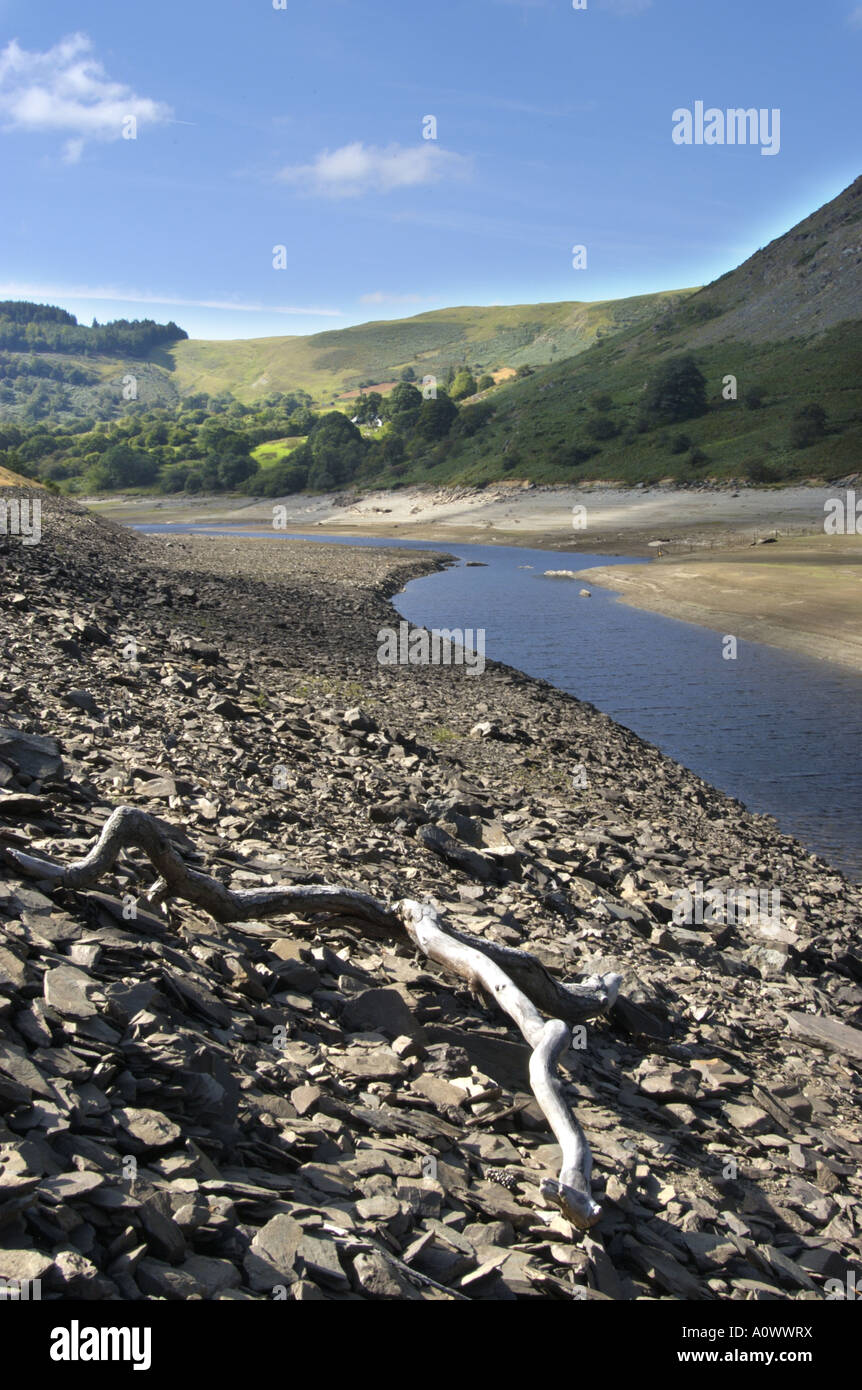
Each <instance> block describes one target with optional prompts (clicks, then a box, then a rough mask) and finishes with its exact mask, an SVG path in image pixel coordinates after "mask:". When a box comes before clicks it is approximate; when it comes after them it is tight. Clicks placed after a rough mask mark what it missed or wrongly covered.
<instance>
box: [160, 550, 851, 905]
mask: <svg viewBox="0 0 862 1390" xmlns="http://www.w3.org/2000/svg"><path fill="white" fill-rule="evenodd" d="M136 529H139V530H145V531H149V532H153V533H155V532H161V533H173V534H181V533H183V532H196V533H199V534H207V535H217V534H218V535H231V536H237V535H238V534H239V533H238V532H237V530H236V528H234V527H215V526H183V525H181V526H169V525H147V526H140V527H137V528H136ZM241 534H243V535H250V534H254V535H258V534H259V535H261V536H270V537H271V536H272V530H271V529H270V530H264V529H261V531H260V532H250V531H243V532H242V533H241ZM285 539H298V540H315V541H326V542H328V543H330V544H331V543H333V542H337V543H339V544H344V545H363V546H367V545H373V546H387V547H392V546H397V547H398V548H399V549H402V548H403V549H411V550H416V549H419V550H438V551H445V553H446V554H448V555H452V556H454V557H455V564H454V565H453V566H452V567H451V568H450V569H447V570H444V571H443V572H441V573H437V574H431V575H428V576H425V577H423V578H421V579H416V580H413V581H412V582H411V583H409V584H408V585H407V587H406V589H405V590H404V591H403V592H402V593H400V594H398V595H396V597H395V598H394V599H393V603H394V605H395V607H396V608H397V609H398V612H399V613H400V614H401V615H402V617H404V618H407V619H408V620H409V621H410V622H412V623H416V624H419V625H421V626H424V627H427V628H450V629H451V628H462V629H463V628H472V629H476V628H484V629H485V634H486V635H485V652H486V656H487V657H488V658H491V659H493V660H495V661H502V662H505V663H507V664H508V665H510V666H515V667H517V668H518V669H519V670H521V671H525V672H526V673H527V674H528V675H531V676H541V677H543V678H544V679H545V680H547V681H550V682H551V683H552V684H553V685H555V686H557V687H558V688H559V689H560V690H565V691H567V692H568V693H569V694H572V695H576V696H577V697H578V698H579V699H581V700H587V701H589V702H590V703H591V704H593V705H595V706H596V707H597V708H598V709H600V710H602V711H604V713H606V714H609V715H610V716H611V717H612V718H613V719H615V720H617V721H618V723H620V724H623V725H625V726H627V727H628V728H629V729H632V730H634V732H635V733H637V734H639V735H640V737H641V738H644V739H647V740H648V741H649V742H650V743H653V744H655V745H656V746H657V747H659V748H660V749H661V750H662V752H664V753H666V754H668V756H670V757H672V758H674V759H676V761H677V762H680V763H683V764H684V765H685V766H686V767H688V768H690V769H691V770H692V771H693V772H696V773H697V774H698V775H699V776H700V777H702V778H704V780H705V781H707V782H710V783H711V784H712V785H713V786H715V787H719V788H721V789H722V790H723V791H725V792H728V793H729V794H730V795H731V796H735V797H737V798H738V799H739V800H740V801H743V802H744V803H745V804H746V806H748V808H749V809H750V810H752V811H760V812H768V813H769V814H770V815H772V816H774V817H775V819H776V821H777V822H778V824H779V825H780V827H781V829H782V830H783V831H784V832H785V833H786V834H789V835H795V836H796V837H797V838H798V839H799V840H801V841H802V843H803V844H805V845H806V846H807V847H808V848H809V849H810V850H813V851H815V852H816V853H818V854H821V855H823V856H824V858H826V859H828V860H829V861H830V862H831V863H832V864H834V865H835V866H836V867H837V868H839V869H842V870H843V871H844V873H845V874H847V876H848V877H849V878H852V879H853V880H855V881H856V882H860V881H862V756H860V751H859V750H860V749H862V676H860V675H857V674H855V673H854V672H852V671H843V670H842V669H840V668H839V667H835V666H830V665H828V664H827V663H826V662H819V661H812V660H808V659H805V658H803V657H800V656H796V655H794V654H791V653H788V652H782V651H779V650H777V649H776V648H773V647H766V646H763V645H760V644H757V643H751V642H743V641H739V643H738V647H737V656H736V659H735V660H725V659H724V658H723V655H722V650H723V643H722V635H721V634H720V633H718V632H713V631H711V630H709V629H707V628H702V627H697V626H695V625H693V624H691V623H683V622H679V621H677V620H676V619H673V618H664V617H661V616H660V615H659V614H656V613H648V612H644V611H641V610H638V609H636V608H630V607H627V606H626V605H624V604H622V603H619V602H618V601H617V599H616V596H615V595H614V594H613V592H612V591H610V590H607V589H602V588H598V587H596V586H594V585H591V584H589V583H588V582H587V584H586V587H588V588H589V589H590V591H591V594H592V597H591V598H582V597H581V596H580V589H581V588H582V587H585V586H584V584H583V582H582V581H579V580H566V579H546V578H544V577H543V571H545V570H548V569H552V570H553V569H574V570H580V569H586V568H588V567H591V566H594V565H613V564H632V563H635V562H633V561H632V560H630V559H627V558H625V557H608V556H606V555H588V554H585V553H578V554H573V553H571V552H555V551H548V550H527V549H524V548H522V547H520V546H481V545H449V544H448V543H447V542H444V541H442V542H439V543H437V544H436V545H435V544H434V543H432V542H430V541H400V540H399V541H393V540H388V539H387V540H380V539H378V538H373V539H365V540H359V539H356V538H354V537H345V536H324V535H314V536H307V535H306V536H296V537H292V536H285ZM468 561H473V562H477V561H478V562H481V567H472V566H468V563H467V562H468ZM644 563H646V562H644ZM530 566H532V568H529V567H530ZM476 688H477V697H476V698H477V700H480V699H481V698H482V696H481V694H480V693H479V692H480V688H481V679H480V678H478V677H477V678H476ZM575 752H576V750H573V756H574V754H575ZM575 761H576V759H575Z"/></svg>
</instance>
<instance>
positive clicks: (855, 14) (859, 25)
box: [847, 5, 862, 29]
mask: <svg viewBox="0 0 862 1390" xmlns="http://www.w3.org/2000/svg"><path fill="white" fill-rule="evenodd" d="M847 23H848V24H849V25H850V28H851V29H862V5H857V6H856V8H855V10H852V11H851V13H850V14H849V15H848V16H847Z"/></svg>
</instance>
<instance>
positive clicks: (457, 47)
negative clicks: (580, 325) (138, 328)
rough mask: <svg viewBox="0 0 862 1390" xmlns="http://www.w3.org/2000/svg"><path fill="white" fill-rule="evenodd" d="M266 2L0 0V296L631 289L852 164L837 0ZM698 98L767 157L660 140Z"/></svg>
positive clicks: (215, 298) (193, 306) (288, 316)
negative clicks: (580, 257) (762, 126)
mask: <svg viewBox="0 0 862 1390" xmlns="http://www.w3.org/2000/svg"><path fill="white" fill-rule="evenodd" d="M280 2H281V0H276V3H280ZM579 2H580V0H579ZM284 4H285V8H283V9H276V8H274V4H273V0H146V4H140V3H131V0H72V2H71V3H69V0H57V2H56V3H55V0H42V2H41V3H39V4H34V3H33V0H0V188H2V197H3V215H2V218H0V295H2V296H3V297H6V298H34V299H37V300H40V301H47V302H51V303H59V304H61V305H63V307H65V308H68V309H70V310H71V311H72V312H73V313H76V314H77V315H78V316H79V318H80V319H81V321H82V322H90V320H91V319H92V318H93V317H94V316H96V317H98V319H99V320H100V321H102V322H104V321H106V320H108V319H110V318H115V317H129V318H144V317H151V318H156V319H162V320H163V319H167V318H174V319H176V321H177V322H178V323H180V324H181V325H182V326H183V327H184V328H186V329H187V330H188V331H189V333H190V334H191V335H192V336H193V337H205V338H234V337H263V336H270V335H274V334H282V333H312V332H318V331H321V330H323V329H327V328H337V327H343V326H346V325H348V324H351V323H360V322H364V321H366V320H368V319H379V318H400V317H404V316H406V315H409V314H414V313H420V312H422V311H423V310H426V309H435V308H442V307H445V306H446V305H451V304H493V303H513V304H514V303H529V302H537V301H542V300H561V299H579V300H594V299H603V298H609V297H617V296H621V295H628V294H640V293H645V292H647V291H650V290H656V289H670V288H674V287H677V286H683V285H694V284H701V283H705V282H707V281H709V280H710V279H713V278H715V276H716V275H719V274H721V273H723V272H724V271H725V270H727V269H729V268H730V267H732V266H734V265H736V264H738V263H739V262H740V261H741V260H743V259H744V258H745V257H746V256H748V255H750V254H751V253H752V252H753V251H755V250H756V249H757V248H758V247H759V246H762V245H764V244H765V243H766V242H767V241H769V240H771V239H772V238H773V237H774V236H777V235H779V234H780V233H781V232H782V231H785V230H786V229H787V228H788V227H789V226H791V225H792V224H793V223H794V222H796V221H798V220H799V219H800V218H802V217H804V216H805V215H807V214H808V213H809V212H811V211H813V210H814V209H815V208H816V207H817V206H819V205H820V204H821V203H823V202H825V201H826V200H827V199H829V198H831V197H834V196H835V194H837V193H838V192H839V191H840V190H841V189H842V188H843V187H845V186H846V185H847V184H848V183H850V182H851V181H852V180H853V179H854V178H855V177H856V176H857V175H858V174H859V173H860V172H862V168H861V167H860V166H862V156H860V149H859V131H860V107H862V82H860V70H862V4H859V3H858V0H810V3H809V2H808V0H756V2H755V3H754V4H752V3H751V0H726V3H724V4H715V5H707V4H705V3H703V0H586V5H587V7H586V9H578V10H576V9H574V8H573V6H572V3H571V0H436V3H434V4H433V5H432V4H427V5H426V4H423V3H421V0H413V3H405V2H404V0H325V3H324V0H284ZM697 101H703V102H704V103H705V104H706V106H707V107H710V106H712V107H716V108H719V109H722V110H723V109H725V108H728V107H745V108H751V107H754V108H757V109H758V110H760V109H761V108H762V109H764V110H767V111H770V112H771V111H772V110H773V109H775V108H777V109H778V110H779V111H780V113H781V118H780V120H781V124H780V149H779V152H778V153H777V154H776V155H774V156H768V155H764V154H763V153H762V152H761V147H760V146H759V145H755V144H748V145H740V144H737V145H734V146H731V145H729V144H724V145H712V146H707V145H694V144H693V145H689V146H685V145H679V144H675V143H674V141H673V139H672V128H673V119H672V117H673V112H674V111H675V110H677V109H680V108H691V109H693V108H694V104H695V102H697ZM428 116H433V117H434V118H435V120H436V139H424V138H423V121H424V118H426V117H428ZM130 117H134V119H135V121H136V130H135V132H134V133H135V138H134V139H132V138H123V131H124V130H125V131H126V133H127V134H128V133H130V132H131V130H132V127H131V125H130V123H129V118H130ZM424 129H425V130H426V131H428V132H430V127H429V126H428V125H427V124H426V126H425V127H424ZM576 244H577V245H584V246H586V248H587V268H586V269H581V270H575V269H573V267H572V247H573V246H574V245H576ZM276 246H283V247H284V248H285V253H284V261H285V268H284V269H276V268H274V265H273V259H274V258H273V248H274V247H276Z"/></svg>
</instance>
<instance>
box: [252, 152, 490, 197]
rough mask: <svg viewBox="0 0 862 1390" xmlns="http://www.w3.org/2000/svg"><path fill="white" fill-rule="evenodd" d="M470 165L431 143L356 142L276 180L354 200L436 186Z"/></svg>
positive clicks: (295, 167)
mask: <svg viewBox="0 0 862 1390" xmlns="http://www.w3.org/2000/svg"><path fill="white" fill-rule="evenodd" d="M469 163H470V161H469V160H468V159H466V158H465V157H464V156H463V155H460V154H453V153H452V152H451V151H450V150H443V149H440V147H439V146H438V145H436V144H435V143H434V142H433V141H430V140H429V141H425V142H424V143H423V144H421V145H386V146H385V147H383V148H381V147H379V146H375V145H365V144H363V143H362V141H361V140H355V141H354V142H353V143H352V144H350V145H342V146H341V147H340V149H337V150H322V151H321V153H320V154H319V155H317V157H316V158H315V159H314V160H313V161H312V163H311V164H295V165H288V167H287V168H285V169H282V170H281V171H280V173H279V175H278V177H279V179H281V180H283V181H284V182H285V183H292V184H296V185H297V187H298V188H300V189H301V190H302V191H303V192H305V193H311V194H316V195H317V196H319V197H324V198H358V197H360V196H361V195H362V194H365V193H391V192H392V191H393V189H396V188H417V187H419V186H421V185H422V184H430V183H437V182H439V180H440V179H442V178H444V177H445V176H446V175H447V174H454V175H458V174H464V173H466V172H467V170H468V168H469Z"/></svg>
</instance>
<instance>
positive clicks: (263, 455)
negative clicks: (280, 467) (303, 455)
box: [251, 434, 306, 468]
mask: <svg viewBox="0 0 862 1390" xmlns="http://www.w3.org/2000/svg"><path fill="white" fill-rule="evenodd" d="M305 440H306V436H305V435H304V434H294V435H289V436H288V438H287V439H271V440H270V441H269V442H268V443H267V444H258V446H257V448H256V449H252V451H251V456H252V458H253V459H254V461H255V463H256V464H257V465H258V467H260V468H271V467H272V465H273V464H274V463H278V461H279V459H283V458H285V457H286V456H287V455H288V454H290V453H292V452H293V450H294V449H296V448H298V446H299V445H300V444H304V443H305Z"/></svg>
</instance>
